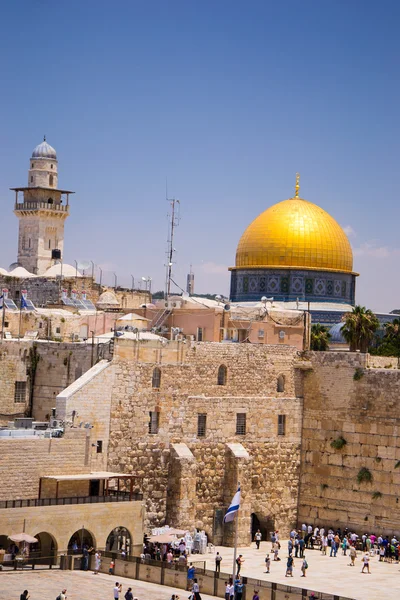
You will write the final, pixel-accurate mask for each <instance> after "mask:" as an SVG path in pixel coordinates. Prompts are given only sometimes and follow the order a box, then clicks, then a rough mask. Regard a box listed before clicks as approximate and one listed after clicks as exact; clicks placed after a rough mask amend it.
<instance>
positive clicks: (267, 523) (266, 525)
mask: <svg viewBox="0 0 400 600" xmlns="http://www.w3.org/2000/svg"><path fill="white" fill-rule="evenodd" d="M258 529H259V530H260V531H261V535H262V541H263V542H269V541H270V540H271V534H272V532H273V531H275V525H274V520H273V518H272V517H271V516H267V517H262V516H259V515H256V513H251V541H252V542H253V541H254V536H255V534H256V531H257V530H258Z"/></svg>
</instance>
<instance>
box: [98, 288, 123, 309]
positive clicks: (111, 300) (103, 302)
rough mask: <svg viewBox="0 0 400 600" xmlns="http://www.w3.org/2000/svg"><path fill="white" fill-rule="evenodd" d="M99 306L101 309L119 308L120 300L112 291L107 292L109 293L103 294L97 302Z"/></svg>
mask: <svg viewBox="0 0 400 600" xmlns="http://www.w3.org/2000/svg"><path fill="white" fill-rule="evenodd" d="M96 304H97V306H99V307H103V308H106V307H110V308H118V306H119V305H120V303H119V301H118V298H117V297H116V295H115V294H114V292H111V291H109V290H108V291H107V292H103V293H102V294H101V295H100V297H99V299H98V300H97V302H96Z"/></svg>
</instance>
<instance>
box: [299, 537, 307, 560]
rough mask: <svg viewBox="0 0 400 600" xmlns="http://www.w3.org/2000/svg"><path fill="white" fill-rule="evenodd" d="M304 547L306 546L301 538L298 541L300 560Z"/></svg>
mask: <svg viewBox="0 0 400 600" xmlns="http://www.w3.org/2000/svg"><path fill="white" fill-rule="evenodd" d="M305 545H306V543H305V541H304V540H303V538H301V539H300V540H299V549H300V558H303V556H304V546H305Z"/></svg>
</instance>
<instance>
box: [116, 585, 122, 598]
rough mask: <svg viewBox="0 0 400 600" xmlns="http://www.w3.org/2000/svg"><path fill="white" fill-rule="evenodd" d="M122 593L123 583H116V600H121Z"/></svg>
mask: <svg viewBox="0 0 400 600" xmlns="http://www.w3.org/2000/svg"><path fill="white" fill-rule="evenodd" d="M121 592H122V583H118V581H116V582H115V586H114V600H119V595H120V593H121Z"/></svg>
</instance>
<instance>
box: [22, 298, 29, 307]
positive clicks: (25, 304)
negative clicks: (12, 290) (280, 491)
mask: <svg viewBox="0 0 400 600" xmlns="http://www.w3.org/2000/svg"><path fill="white" fill-rule="evenodd" d="M23 308H28V305H27V303H26V300H25V298H24V297H23V296H21V309H23Z"/></svg>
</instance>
